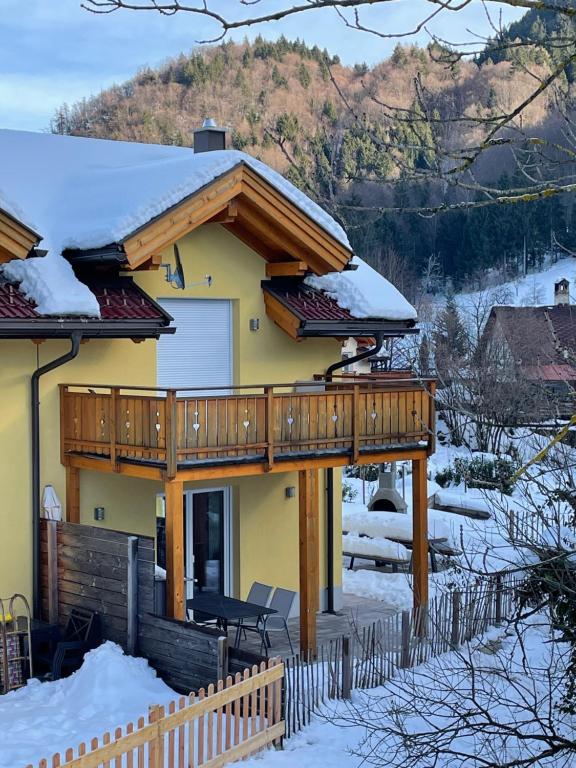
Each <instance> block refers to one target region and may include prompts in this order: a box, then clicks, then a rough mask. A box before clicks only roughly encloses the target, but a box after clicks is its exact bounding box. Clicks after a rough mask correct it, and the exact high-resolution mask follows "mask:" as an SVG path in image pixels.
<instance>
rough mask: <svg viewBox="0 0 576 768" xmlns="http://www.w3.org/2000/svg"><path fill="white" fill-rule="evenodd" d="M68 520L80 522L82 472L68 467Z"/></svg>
mask: <svg viewBox="0 0 576 768" xmlns="http://www.w3.org/2000/svg"><path fill="white" fill-rule="evenodd" d="M66 520H67V521H68V522H69V523H79V522H80V470H79V469H76V467H66Z"/></svg>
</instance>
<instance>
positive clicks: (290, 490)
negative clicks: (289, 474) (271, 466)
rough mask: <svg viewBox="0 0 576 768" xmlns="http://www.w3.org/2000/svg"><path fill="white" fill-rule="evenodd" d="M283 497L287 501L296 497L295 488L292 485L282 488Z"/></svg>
mask: <svg viewBox="0 0 576 768" xmlns="http://www.w3.org/2000/svg"><path fill="white" fill-rule="evenodd" d="M284 495H285V496H286V498H287V499H293V498H294V496H296V488H295V487H294V486H293V485H289V486H287V487H286V488H284Z"/></svg>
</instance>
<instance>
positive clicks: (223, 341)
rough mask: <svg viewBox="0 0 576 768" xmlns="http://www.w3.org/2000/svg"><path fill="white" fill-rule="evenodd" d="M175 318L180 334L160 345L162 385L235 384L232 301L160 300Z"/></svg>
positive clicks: (217, 385)
mask: <svg viewBox="0 0 576 768" xmlns="http://www.w3.org/2000/svg"><path fill="white" fill-rule="evenodd" d="M158 303H159V304H160V305H161V306H162V307H163V308H164V309H165V310H166V311H167V312H169V313H170V314H171V315H172V317H173V318H174V325H175V326H176V333H175V334H174V335H166V336H161V337H160V340H159V341H158V345H157V350H158V352H157V366H158V368H157V370H158V374H157V378H158V386H159V387H166V388H170V387H173V388H184V387H205V388H206V389H207V390H208V389H210V388H212V387H228V386H231V385H232V383H233V380H232V379H233V367H232V302H230V301H226V300H221V299H159V300H158Z"/></svg>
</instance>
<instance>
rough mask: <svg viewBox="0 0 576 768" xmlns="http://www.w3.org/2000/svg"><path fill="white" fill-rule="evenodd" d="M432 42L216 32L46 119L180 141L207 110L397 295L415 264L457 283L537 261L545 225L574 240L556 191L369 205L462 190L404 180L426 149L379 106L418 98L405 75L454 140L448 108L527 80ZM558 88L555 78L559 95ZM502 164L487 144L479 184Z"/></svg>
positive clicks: (542, 64)
mask: <svg viewBox="0 0 576 768" xmlns="http://www.w3.org/2000/svg"><path fill="white" fill-rule="evenodd" d="M515 34H516V33H515ZM443 53H444V52H443V50H442V49H440V48H438V47H437V46H429V47H428V48H419V47H416V46H400V45H399V46H397V47H396V49H395V50H394V52H393V54H392V56H391V57H390V58H388V59H387V60H385V61H383V62H381V63H380V64H378V65H376V66H374V67H372V68H370V67H368V66H367V65H366V64H363V63H358V64H356V65H355V66H353V67H347V66H343V65H342V64H341V63H340V61H339V59H338V57H336V56H331V55H330V54H329V53H328V52H327V51H322V50H320V49H319V48H317V47H313V48H310V47H308V46H306V45H305V44H304V43H302V42H300V41H298V40H297V41H294V42H291V41H288V40H286V39H285V38H280V39H279V40H278V41H276V42H268V41H265V40H264V39H262V38H260V37H258V38H256V40H255V41H254V42H253V43H248V42H244V43H240V44H239V43H232V42H227V43H223V44H221V45H218V46H214V47H204V48H199V49H196V50H194V51H193V52H192V53H190V54H187V55H184V54H181V55H179V56H178V57H176V58H174V59H173V60H171V61H169V62H167V63H166V64H164V65H163V66H161V67H159V68H157V69H150V68H145V69H142V70H141V71H140V72H139V73H138V74H137V75H136V76H135V77H134V78H133V79H131V80H130V81H128V82H126V83H124V84H122V85H118V86H116V87H113V88H111V89H108V90H106V91H104V92H102V93H101V94H100V95H98V96H96V97H94V98H91V99H88V100H85V101H82V102H80V103H77V104H74V105H72V106H66V105H65V106H63V107H62V108H61V109H60V110H59V111H58V113H57V114H56V115H55V118H54V120H53V124H52V130H54V131H56V132H61V133H69V134H75V135H86V136H95V137H103V138H113V139H128V140H132V141H143V142H160V143H166V144H182V145H191V144H192V131H193V129H194V128H196V127H198V126H199V125H200V124H201V123H202V120H203V119H204V118H205V117H213V118H214V119H216V121H217V122H218V123H219V124H222V125H225V126H228V127H229V129H230V135H231V144H232V145H233V146H234V147H236V148H238V149H243V150H245V151H246V152H249V153H250V154H252V155H255V156H257V157H259V158H261V159H262V160H264V161H265V162H267V163H269V164H270V165H272V166H273V167H275V168H277V169H278V170H280V171H281V172H283V173H284V174H286V175H287V176H288V177H289V178H290V179H291V180H292V181H293V182H294V183H295V184H297V185H298V186H299V187H301V188H302V189H304V190H305V191H307V192H308V193H309V194H311V195H312V196H313V197H315V198H316V199H317V200H318V201H319V202H320V203H321V204H322V205H324V206H325V207H326V208H328V209H329V210H330V211H331V212H332V213H333V214H334V215H335V216H337V217H338V218H339V219H340V220H342V221H343V222H344V223H345V224H346V225H347V226H348V228H349V231H350V234H351V238H352V241H353V244H354V246H355V248H356V250H357V251H358V253H359V254H360V255H362V256H363V257H364V258H366V259H368V260H369V261H371V262H372V263H374V264H375V265H376V266H379V267H380V268H381V269H382V271H383V272H384V273H385V274H387V275H388V276H389V277H392V278H393V279H394V280H395V281H396V283H397V284H398V285H399V287H400V288H402V289H404V290H405V291H406V292H407V293H408V294H409V295H410V294H411V292H412V286H413V285H414V283H415V282H416V281H415V277H418V278H421V277H422V276H423V275H424V276H425V277H426V279H427V282H428V286H427V287H428V288H430V289H434V287H435V285H438V284H439V283H440V282H444V279H445V278H451V279H452V281H453V282H454V283H455V285H458V284H460V283H462V282H463V281H469V280H470V278H474V277H475V276H476V275H478V274H480V273H482V272H483V271H485V270H486V269H487V268H490V267H498V268H502V267H504V268H505V269H506V270H507V272H508V273H513V272H514V270H516V269H518V268H519V266H520V265H521V264H523V263H524V260H527V261H528V262H529V263H531V262H536V261H538V259H540V258H541V257H542V254H543V253H544V251H545V250H546V249H547V248H549V246H550V243H551V242H552V240H554V239H555V238H556V233H561V235H562V242H563V244H566V245H571V244H573V242H575V241H576V239H575V238H574V237H573V235H572V221H571V216H572V199H571V197H568V196H564V197H557V198H554V199H550V200H542V201H541V202H538V203H534V204H529V205H527V204H521V205H518V204H517V205H513V206H497V207H486V208H479V209H472V210H468V211H457V212H451V213H448V214H442V215H440V216H434V217H424V216H422V215H420V214H418V213H413V214H397V213H389V212H382V210H381V209H382V208H390V207H419V206H420V207H421V206H425V205H428V204H431V203H433V202H437V201H438V199H442V200H446V199H449V200H450V199H452V200H458V199H460V197H459V195H460V196H461V195H462V193H461V191H458V190H450V189H446V188H444V187H441V186H440V185H435V184H434V183H433V182H431V183H429V184H427V183H422V182H419V183H415V182H414V181H411V180H410V170H411V169H417V168H419V167H425V166H426V163H427V161H428V158H427V149H426V147H427V146H428V144H429V141H430V137H429V136H428V135H427V133H426V123H420V124H419V125H418V124H416V125H414V124H413V123H411V122H409V121H405V122H403V121H402V120H400V121H391V120H390V118H389V112H390V107H392V108H398V107H401V108H406V109H411V110H415V109H418V102H417V101H416V97H415V90H414V83H415V82H416V80H417V79H418V80H419V83H420V87H421V88H423V89H425V91H426V93H427V94H428V95H429V97H430V98H431V99H432V103H433V106H434V114H435V115H436V116H437V117H439V118H442V119H445V120H446V123H445V126H446V127H445V131H446V134H447V136H446V138H447V141H448V142H453V143H454V144H455V145H456V144H457V143H458V142H459V141H460V140H461V139H462V138H463V136H462V135H461V134H462V132H465V131H468V132H469V133H470V132H471V131H473V130H474V129H473V128H470V126H468V127H466V126H465V125H464V124H462V123H458V122H451V121H450V118H451V117H452V116H453V115H457V114H461V113H463V112H464V113H466V114H472V115H475V116H483V115H488V116H489V115H490V114H492V113H493V112H495V111H496V110H499V109H503V108H509V106H510V104H511V103H512V102H513V101H514V100H515V99H519V98H521V97H522V94H523V93H528V92H529V90H530V88H531V87H532V86H533V80H532V79H531V78H532V77H533V75H532V74H530V73H529V72H527V71H526V70H525V68H524V67H522V66H521V65H519V64H518V62H515V61H510V60H502V61H497V62H494V61H492V60H491V59H489V58H488V59H486V60H485V61H484V60H482V61H480V60H478V61H476V62H475V61H471V60H470V61H459V62H457V63H452V65H448V64H447V63H446V60H445V58H446V57H445V56H443ZM546 56H547V54H546V55H544V54H543V56H542V60H541V61H539V62H536V63H533V66H535V67H537V68H539V70H538V71H539V72H540V73H541V74H542V75H545V73H546V72H547V69H548V68H549V67H550V62H549V60H548V59H547V58H546ZM548 58H549V57H548ZM571 88H572V86H571V85H570V84H567V85H566V99H568V98H570V90H571ZM524 120H525V122H526V123H528V124H530V125H531V126H534V130H535V131H537V132H541V131H546V130H554V127H553V126H554V120H555V113H554V106H553V104H552V103H551V99H550V97H549V96H548V95H546V94H543V95H542V97H540V98H539V99H537V100H536V101H535V102H534V103H533V104H531V105H530V107H529V108H528V109H527V110H526V111H525V113H524ZM466 138H470V136H467V137H466ZM472 138H473V136H472ZM384 145H385V146H386V147H387V148H390V147H396V148H397V149H396V150H394V149H385V148H384ZM515 173H517V171H516V169H515V166H514V163H513V161H512V158H511V157H510V156H508V155H506V154H505V153H502V152H497V151H494V152H493V153H491V154H488V155H487V156H486V158H485V159H484V160H483V162H482V166H481V174H482V176H483V178H484V180H485V181H486V182H490V183H491V184H492V185H493V186H499V187H505V186H506V184H507V182H508V180H507V175H509V176H512V175H513V174H515Z"/></svg>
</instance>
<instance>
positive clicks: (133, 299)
mask: <svg viewBox="0 0 576 768" xmlns="http://www.w3.org/2000/svg"><path fill="white" fill-rule="evenodd" d="M89 288H90V289H91V290H92V292H93V293H94V295H95V296H96V298H97V300H98V303H99V304H100V313H101V319H102V321H104V322H106V321H122V320H152V321H159V322H163V323H165V324H167V323H168V322H169V320H170V318H169V316H168V315H167V314H166V313H165V312H164V311H163V310H162V309H161V307H159V306H158V304H156V302H155V301H153V299H151V298H150V296H148V294H146V293H145V292H144V291H143V290H142V289H141V288H139V287H138V286H137V285H136V284H135V283H134V281H133V280H132V279H131V278H119V279H118V280H116V281H115V282H110V283H106V284H99V285H92V286H89ZM35 306H36V305H35V304H34V302H32V301H29V300H28V299H27V298H26V297H25V296H24V295H23V294H22V293H20V291H19V290H18V285H17V284H16V283H10V282H8V281H2V280H1V279H0V320H45V319H46V318H45V317H43V316H42V315H39V314H38V312H37V311H36V308H35ZM52 319H54V318H52ZM62 319H63V320H64V321H65V320H66V319H68V318H62Z"/></svg>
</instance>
